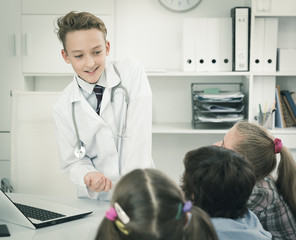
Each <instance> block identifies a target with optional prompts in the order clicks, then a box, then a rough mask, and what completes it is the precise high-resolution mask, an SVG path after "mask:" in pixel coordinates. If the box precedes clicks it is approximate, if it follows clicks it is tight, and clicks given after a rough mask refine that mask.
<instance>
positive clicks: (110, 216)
mask: <svg viewBox="0 0 296 240" xmlns="http://www.w3.org/2000/svg"><path fill="white" fill-rule="evenodd" d="M105 215H106V218H107V219H109V220H110V221H112V222H113V221H114V220H115V219H116V218H117V212H116V211H115V209H114V207H110V208H109V210H108V211H107V212H106V214H105Z"/></svg>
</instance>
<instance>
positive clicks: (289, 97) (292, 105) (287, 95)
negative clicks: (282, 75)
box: [281, 90, 296, 118]
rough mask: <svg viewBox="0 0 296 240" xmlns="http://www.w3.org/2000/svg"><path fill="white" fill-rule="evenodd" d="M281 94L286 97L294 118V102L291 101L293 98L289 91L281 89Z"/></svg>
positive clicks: (295, 112)
mask: <svg viewBox="0 0 296 240" xmlns="http://www.w3.org/2000/svg"><path fill="white" fill-rule="evenodd" d="M281 94H282V95H283V96H285V97H286V99H287V102H288V105H289V106H290V108H291V110H292V115H293V116H294V117H295V118H296V104H295V102H294V101H293V98H292V97H291V93H290V91H288V90H282V91H281Z"/></svg>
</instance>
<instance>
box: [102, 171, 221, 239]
mask: <svg viewBox="0 0 296 240" xmlns="http://www.w3.org/2000/svg"><path fill="white" fill-rule="evenodd" d="M118 206H120V208H121V209H122V210H123V211H124V213H125V214H126V215H127V216H128V220H127V221H126V222H125V220H124V217H122V216H121V214H120V211H119V210H118V209H117V207H118ZM186 208H187V209H186ZM106 214H107V215H108V217H105V218H104V219H103V221H102V223H101V225H100V228H99V230H98V234H97V237H96V239H104V240H108V239H112V240H116V239H142V240H145V239H147V240H148V239H149V240H156V239H170V240H174V239H182V238H183V236H185V237H186V239H196V240H198V239H205V240H207V239H217V237H216V233H215V230H214V228H213V226H212V223H211V221H210V219H209V216H208V215H207V214H206V213H205V212H204V211H202V210H201V209H199V208H197V207H192V208H191V206H190V202H187V203H185V202H184V198H183V194H182V191H181V190H180V189H179V188H178V186H177V185H176V184H175V183H174V182H173V181H171V180H170V179H169V178H168V177H166V176H165V175H164V174H163V173H161V172H160V171H158V170H156V169H145V170H142V169H137V170H134V171H132V172H130V173H128V174H126V175H125V176H124V177H122V179H121V180H120V181H119V182H118V184H117V185H116V188H115V190H114V193H113V196H112V202H111V207H110V209H109V211H107V213H106ZM190 216H192V217H191V219H190ZM189 219H190V220H189ZM198 236H200V237H198Z"/></svg>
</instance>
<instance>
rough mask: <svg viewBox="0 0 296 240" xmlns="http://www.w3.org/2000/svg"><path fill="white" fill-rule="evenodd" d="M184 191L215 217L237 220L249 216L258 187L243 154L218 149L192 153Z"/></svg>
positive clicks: (183, 184) (187, 157)
mask: <svg viewBox="0 0 296 240" xmlns="http://www.w3.org/2000/svg"><path fill="white" fill-rule="evenodd" d="M184 165H185V172H184V175H183V180H182V181H183V183H182V188H183V191H184V192H185V196H186V198H187V199H192V198H193V202H194V204H195V205H196V206H199V207H200V208H202V209H203V210H205V211H206V212H207V213H208V214H209V215H210V216H211V217H222V218H231V219H237V218H240V217H243V216H244V214H246V213H247V201H248V198H249V197H250V195H251V193H252V190H253V187H254V186H255V175H254V173H253V168H252V166H251V164H250V163H249V162H247V161H246V160H245V159H244V158H243V157H242V156H241V155H240V154H238V153H236V152H234V151H232V150H230V149H225V148H222V147H218V146H206V147H201V148H199V149H196V150H193V151H190V152H188V153H187V154H186V155H185V158H184Z"/></svg>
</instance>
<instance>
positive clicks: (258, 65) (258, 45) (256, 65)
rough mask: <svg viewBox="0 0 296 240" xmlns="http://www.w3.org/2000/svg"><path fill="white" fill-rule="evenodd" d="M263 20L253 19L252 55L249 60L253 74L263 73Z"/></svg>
mask: <svg viewBox="0 0 296 240" xmlns="http://www.w3.org/2000/svg"><path fill="white" fill-rule="evenodd" d="M264 26H265V19H264V18H255V29H254V38H253V39H254V41H253V45H254V46H253V53H252V59H251V65H252V70H253V71H254V72H260V71H261V72H262V71H263V61H264V35H265V34H264Z"/></svg>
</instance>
